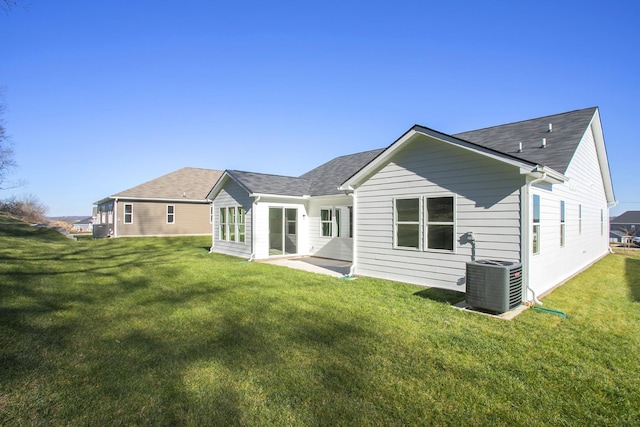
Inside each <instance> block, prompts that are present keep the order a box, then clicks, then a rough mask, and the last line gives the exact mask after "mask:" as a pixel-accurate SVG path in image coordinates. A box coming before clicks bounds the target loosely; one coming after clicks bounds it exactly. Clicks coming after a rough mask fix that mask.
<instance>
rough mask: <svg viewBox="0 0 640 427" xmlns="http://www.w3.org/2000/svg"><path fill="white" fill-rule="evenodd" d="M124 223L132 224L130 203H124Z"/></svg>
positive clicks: (131, 206)
mask: <svg viewBox="0 0 640 427" xmlns="http://www.w3.org/2000/svg"><path fill="white" fill-rule="evenodd" d="M124 223H125V224H133V205H132V204H130V203H125V205H124Z"/></svg>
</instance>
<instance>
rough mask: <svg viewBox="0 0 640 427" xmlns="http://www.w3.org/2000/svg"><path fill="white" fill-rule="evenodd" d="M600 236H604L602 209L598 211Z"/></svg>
mask: <svg viewBox="0 0 640 427" xmlns="http://www.w3.org/2000/svg"><path fill="white" fill-rule="evenodd" d="M600 235H601V236H604V209H600Z"/></svg>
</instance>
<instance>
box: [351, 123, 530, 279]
mask: <svg viewBox="0 0 640 427" xmlns="http://www.w3.org/2000/svg"><path fill="white" fill-rule="evenodd" d="M523 184H524V178H523V176H522V175H520V173H519V170H518V169H517V168H516V167H513V166H510V165H507V164H505V163H503V162H500V161H497V160H493V159H490V158H487V157H485V156H482V155H480V154H477V153H473V152H471V151H469V150H466V149H464V148H460V147H455V146H452V145H449V144H446V143H443V142H441V141H438V140H435V139H432V138H429V137H427V136H423V135H420V136H416V137H414V140H413V141H412V142H410V143H407V145H406V146H405V147H403V148H402V149H401V150H400V152H399V153H397V154H396V155H395V156H394V158H392V161H391V162H390V163H388V164H387V165H385V166H384V167H382V168H381V169H380V170H379V171H378V172H376V173H375V174H374V175H373V176H372V177H370V178H369V179H368V180H367V181H366V182H365V183H364V184H363V185H362V186H361V187H359V188H358V189H357V190H356V197H357V203H356V208H355V215H356V217H357V219H356V225H357V230H356V245H357V247H356V269H355V274H359V275H364V276H371V277H379V278H383V279H390V280H397V281H401V282H407V283H415V284H418V285H423V286H433V287H439V288H445V289H452V290H457V291H464V290H465V267H466V262H468V261H471V260H473V259H500V260H509V261H520V191H521V188H522V186H523ZM448 195H454V197H455V236H456V237H455V242H454V252H453V253H451V252H443V251H429V250H425V249H422V250H411V249H394V248H393V239H394V236H393V234H394V220H393V200H394V198H398V197H424V196H430V197H431V196H448ZM422 221H423V222H424V213H423V215H422ZM421 228H422V233H423V234H424V223H423V224H422V227H421ZM469 231H471V232H473V234H474V237H475V239H476V243H475V245H472V244H471V243H469V242H467V241H466V238H465V237H464V236H465V234H466V233H467V232H469Z"/></svg>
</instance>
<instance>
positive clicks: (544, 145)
mask: <svg viewBox="0 0 640 427" xmlns="http://www.w3.org/2000/svg"><path fill="white" fill-rule="evenodd" d="M540 148H547V138H542V144H541V145H540Z"/></svg>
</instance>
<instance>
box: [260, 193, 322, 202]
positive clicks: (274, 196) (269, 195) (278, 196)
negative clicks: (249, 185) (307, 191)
mask: <svg viewBox="0 0 640 427" xmlns="http://www.w3.org/2000/svg"><path fill="white" fill-rule="evenodd" d="M249 197H267V198H268V197H273V198H276V199H296V200H306V199H310V198H311V196H307V195H304V196H285V195H282V194H266V193H249Z"/></svg>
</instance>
